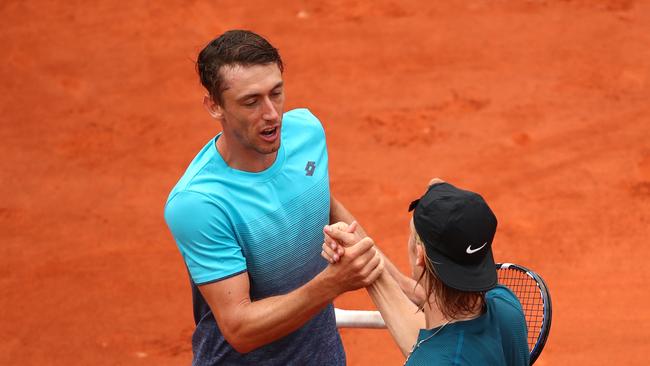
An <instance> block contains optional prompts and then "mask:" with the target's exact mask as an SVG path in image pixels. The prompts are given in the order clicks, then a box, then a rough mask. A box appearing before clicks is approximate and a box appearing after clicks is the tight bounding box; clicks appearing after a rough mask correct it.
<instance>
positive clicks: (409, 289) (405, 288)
mask: <svg viewBox="0 0 650 366" xmlns="http://www.w3.org/2000/svg"><path fill="white" fill-rule="evenodd" d="M375 248H376V249H377V250H379V248H377V247H375ZM380 253H381V255H382V258H383V260H384V268H385V269H386V270H387V271H388V273H390V275H391V276H392V277H393V279H394V280H395V281H396V282H397V284H398V285H399V287H400V288H401V289H402V292H404V294H406V296H407V297H408V298H409V299H410V300H411V302H412V303H414V304H416V305H420V304H422V302H423V301H424V297H425V294H424V289H423V288H422V286H420V285H419V284H418V283H417V281H416V280H414V279H412V278H411V277H409V276H407V275H405V274H404V273H402V272H401V271H400V270H399V269H398V268H397V266H395V264H393V262H391V261H390V259H388V257H387V256H386V255H385V254H384V253H383V252H381V251H380Z"/></svg>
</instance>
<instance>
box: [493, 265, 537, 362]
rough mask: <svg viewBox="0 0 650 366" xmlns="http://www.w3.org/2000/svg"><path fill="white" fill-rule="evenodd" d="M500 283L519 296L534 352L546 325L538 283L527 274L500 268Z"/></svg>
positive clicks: (529, 345) (529, 344) (530, 346)
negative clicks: (544, 324) (543, 326)
mask: <svg viewBox="0 0 650 366" xmlns="http://www.w3.org/2000/svg"><path fill="white" fill-rule="evenodd" d="M497 273H498V276H499V283H500V284H502V285H504V286H506V287H508V288H509V289H510V290H512V292H514V293H515V295H517V297H518V298H519V301H520V302H521V306H522V307H523V309H524V315H525V316H526V324H527V325H528V348H529V349H530V350H533V348H534V347H535V344H536V343H537V339H538V338H539V334H540V332H541V330H542V324H543V323H544V300H543V298H542V294H541V290H540V288H539V287H538V285H537V282H536V281H535V280H534V279H533V278H532V277H531V276H529V275H528V274H526V273H525V272H522V271H521V270H518V269H514V268H499V269H498V271H497Z"/></svg>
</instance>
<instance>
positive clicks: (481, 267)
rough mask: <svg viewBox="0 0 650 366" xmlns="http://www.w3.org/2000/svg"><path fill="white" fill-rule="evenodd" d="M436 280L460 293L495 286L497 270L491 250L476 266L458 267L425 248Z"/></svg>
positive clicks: (488, 288) (486, 289) (442, 256)
mask: <svg viewBox="0 0 650 366" xmlns="http://www.w3.org/2000/svg"><path fill="white" fill-rule="evenodd" d="M426 252H427V257H429V259H430V260H431V262H432V264H433V267H434V269H435V271H436V274H437V276H438V278H439V279H440V280H441V281H442V283H444V284H445V285H447V286H449V287H451V288H454V289H456V290H460V291H472V292H482V291H488V290H490V289H492V288H493V287H494V286H496V285H497V281H498V279H497V270H496V265H495V263H494V256H493V254H492V248H490V249H489V252H488V253H487V254H486V255H485V257H484V258H483V261H481V262H480V263H478V264H475V265H458V264H456V263H454V262H452V261H451V260H449V259H448V258H447V257H445V256H444V255H442V254H441V253H439V252H437V251H436V250H435V249H432V248H427V249H426Z"/></svg>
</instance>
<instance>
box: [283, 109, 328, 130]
mask: <svg viewBox="0 0 650 366" xmlns="http://www.w3.org/2000/svg"><path fill="white" fill-rule="evenodd" d="M282 123H284V124H288V125H300V126H315V127H316V126H317V127H320V128H322V124H321V121H320V120H319V119H318V117H316V116H315V115H314V114H313V113H312V112H311V111H310V110H309V109H308V108H296V109H292V110H290V111H288V112H285V113H284V116H283V117H282Z"/></svg>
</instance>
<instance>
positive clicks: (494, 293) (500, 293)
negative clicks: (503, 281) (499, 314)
mask: <svg viewBox="0 0 650 366" xmlns="http://www.w3.org/2000/svg"><path fill="white" fill-rule="evenodd" d="M486 300H487V302H488V303H492V304H494V306H495V308H498V309H500V311H503V310H505V309H509V310H510V311H515V312H517V313H520V312H523V309H522V306H521V303H520V302H519V298H517V295H515V293H514V292H512V290H510V289H509V288H508V287H506V286H503V285H498V286H496V287H495V288H493V289H492V290H490V291H488V293H487V294H486Z"/></svg>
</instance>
